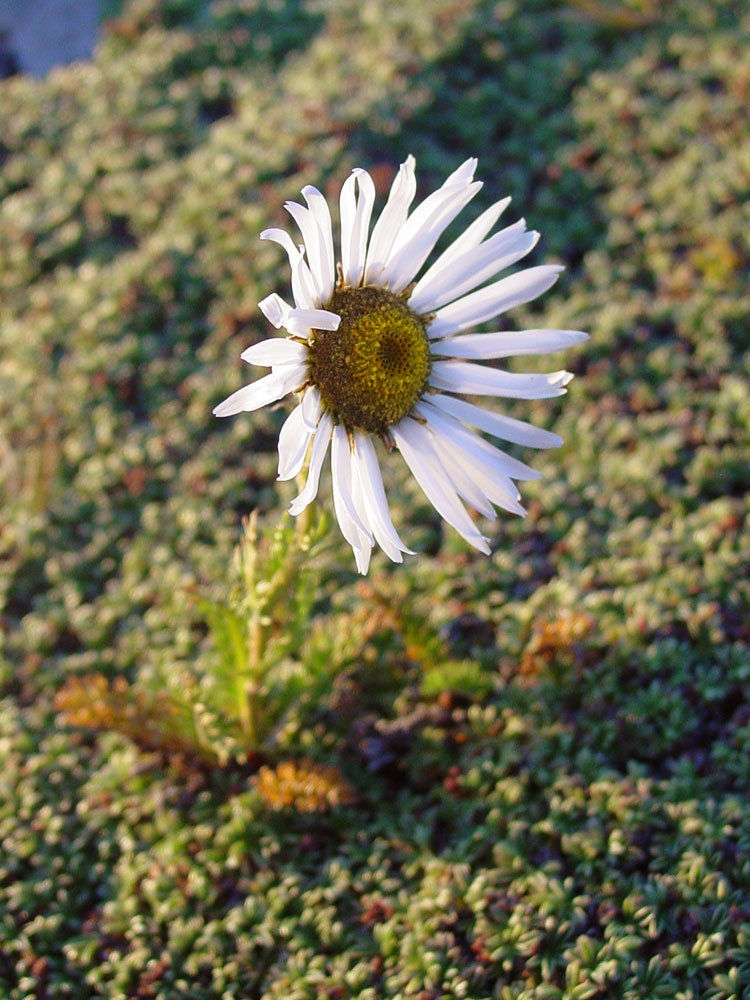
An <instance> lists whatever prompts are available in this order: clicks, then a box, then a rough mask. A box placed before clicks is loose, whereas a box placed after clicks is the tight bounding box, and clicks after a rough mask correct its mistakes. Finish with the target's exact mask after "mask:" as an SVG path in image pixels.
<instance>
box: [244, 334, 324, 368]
mask: <svg viewBox="0 0 750 1000" xmlns="http://www.w3.org/2000/svg"><path fill="white" fill-rule="evenodd" d="M309 354H310V351H309V349H308V348H307V347H305V345H304V344H298V343H297V341H296V340H287V339H285V338H284V337H271V339H270V340H261V342H260V343H259V344H253V346H252V347H248V348H247V349H246V350H244V351H243V352H242V354H240V357H241V358H242V360H243V361H247V363H248V364H250V365H259V366H261V367H263V368H270V367H271V365H288V364H301V363H302V362H304V361H306V360H307V358H308V356H309Z"/></svg>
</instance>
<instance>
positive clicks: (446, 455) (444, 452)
mask: <svg viewBox="0 0 750 1000" xmlns="http://www.w3.org/2000/svg"><path fill="white" fill-rule="evenodd" d="M427 428H428V430H429V431H430V432H431V433H432V431H433V429H432V428H431V427H430V426H429V424H428V425H427ZM432 439H433V444H434V445H435V446H436V447H435V450H436V452H437V454H438V456H439V458H440V464H441V465H442V466H443V468H444V469H445V473H446V475H447V476H448V477H449V479H450V481H451V482H452V483H453V486H454V488H455V490H456V492H457V493H458V495H459V496H460V497H461V498H462V499H464V500H465V501H466V502H467V503H468V504H469V505H470V506H471V507H473V508H474V510H476V511H479V513H480V514H483V515H484V517H486V518H487V519H488V520H489V521H495V520H497V513H496V511H495V508H494V507H493V506H492V504H491V503H490V501H489V499H488V498H487V495H486V494H485V493H483V492H482V490H481V489H480V487H479V485H478V484H477V481H476V480H477V477H476V475H475V474H474V470H473V469H471V468H467V467H466V465H465V463H464V462H462V461H460V457H457V456H455V455H454V453H453V451H452V450H451V448H450V442H445V441H443V440H441V438H440V435H439V434H437V433H432Z"/></svg>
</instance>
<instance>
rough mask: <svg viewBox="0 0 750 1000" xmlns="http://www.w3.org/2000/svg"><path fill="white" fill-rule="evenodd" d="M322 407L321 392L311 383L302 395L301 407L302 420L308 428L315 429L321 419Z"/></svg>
mask: <svg viewBox="0 0 750 1000" xmlns="http://www.w3.org/2000/svg"><path fill="white" fill-rule="evenodd" d="M321 408H322V403H321V400H320V393H319V392H318V390H317V388H316V387H315V386H314V385H311V386H310V387H309V388H308V389H307V390H306V391H305V394H304V396H303V397H302V405H301V407H300V409H301V410H302V420H303V421H304V424H305V426H306V427H307V428H309V429H310V430H311V431H314V430H315V428H316V427H317V426H318V421H319V420H320V411H321Z"/></svg>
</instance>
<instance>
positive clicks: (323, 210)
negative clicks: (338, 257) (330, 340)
mask: <svg viewBox="0 0 750 1000" xmlns="http://www.w3.org/2000/svg"><path fill="white" fill-rule="evenodd" d="M302 197H303V198H304V199H305V201H306V202H307V205H308V208H309V209H310V211H311V212H312V214H313V215H314V217H315V221H316V222H317V224H318V229H319V231H320V264H321V267H320V273H321V282H322V286H321V296H322V298H321V301H322V302H323V303H326V302H329V301H330V299H331V296H332V295H333V287H334V285H335V283H336V263H335V260H334V256H333V229H332V227H331V212H330V209H329V208H328V202H327V201H326V200H325V198H324V197H323V195H322V194H321V193H320V191H318V189H317V188H316V187H313V186H312V184H308V185H307V186H306V187H303V188H302Z"/></svg>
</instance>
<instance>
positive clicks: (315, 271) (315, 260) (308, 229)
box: [284, 201, 323, 302]
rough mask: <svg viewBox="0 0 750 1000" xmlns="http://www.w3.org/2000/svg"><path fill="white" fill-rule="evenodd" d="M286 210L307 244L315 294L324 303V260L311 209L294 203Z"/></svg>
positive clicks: (308, 263) (290, 203) (316, 225)
mask: <svg viewBox="0 0 750 1000" xmlns="http://www.w3.org/2000/svg"><path fill="white" fill-rule="evenodd" d="M284 208H285V209H286V210H287V212H289V214H290V215H291V217H292V218H293V219H294V221H295V222H296V223H297V225H298V226H299V231H300V232H301V233H302V240H303V242H304V244H305V255H306V257H307V265H308V267H309V268H310V273H311V274H312V277H313V281H314V283H315V293H316V297H317V299H318V301H319V302H322V301H323V282H322V273H321V271H322V264H323V262H322V259H321V253H320V232H319V230H318V224H317V222H316V221H315V219H314V217H313V215H312V213H311V211H310V209H309V208H303V206H302V205H298V204H297V203H296V202H294V201H287V202H285V203H284Z"/></svg>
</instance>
